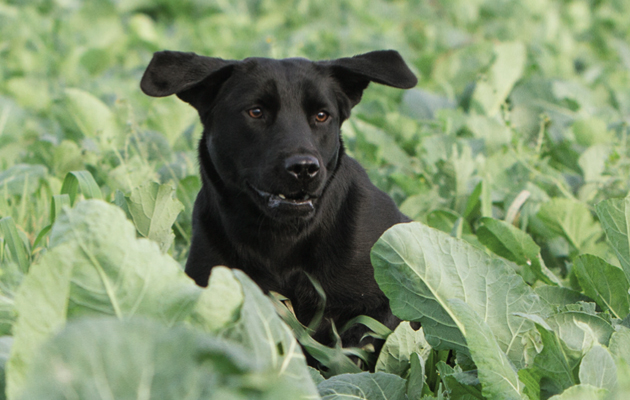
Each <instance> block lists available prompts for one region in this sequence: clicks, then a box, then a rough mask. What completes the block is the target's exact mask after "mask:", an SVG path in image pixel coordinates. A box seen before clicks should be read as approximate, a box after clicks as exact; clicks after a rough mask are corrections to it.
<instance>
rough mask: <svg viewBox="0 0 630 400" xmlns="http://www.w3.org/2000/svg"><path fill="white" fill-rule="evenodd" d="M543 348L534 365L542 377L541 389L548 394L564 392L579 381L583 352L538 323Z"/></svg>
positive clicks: (534, 368)
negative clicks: (579, 365) (573, 348)
mask: <svg viewBox="0 0 630 400" xmlns="http://www.w3.org/2000/svg"><path fill="white" fill-rule="evenodd" d="M536 328H537V329H538V332H539V333H540V337H541V340H542V344H543V348H542V350H541V352H540V353H539V354H538V355H536V357H535V359H534V365H533V367H532V369H533V370H535V371H536V372H537V373H538V375H539V376H540V377H541V378H542V382H541V384H540V385H541V389H542V390H544V391H545V393H546V395H547V396H549V395H554V394H558V393H562V392H563V391H564V390H565V389H567V388H569V387H571V386H573V385H575V384H577V383H578V382H579V380H578V376H577V368H576V367H577V365H578V364H579V363H580V360H581V359H582V352H581V351H577V350H572V349H571V348H569V347H568V346H567V345H566V344H565V343H564V341H563V340H562V339H560V338H559V337H558V335H557V334H556V333H555V332H553V331H551V330H548V329H547V328H546V327H543V326H542V325H539V324H536Z"/></svg>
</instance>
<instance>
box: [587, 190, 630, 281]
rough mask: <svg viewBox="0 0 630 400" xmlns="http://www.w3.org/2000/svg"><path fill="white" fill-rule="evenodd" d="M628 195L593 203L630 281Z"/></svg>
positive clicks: (629, 207)
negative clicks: (622, 197)
mask: <svg viewBox="0 0 630 400" xmlns="http://www.w3.org/2000/svg"><path fill="white" fill-rule="evenodd" d="M629 204H630V197H627V198H625V199H608V200H604V201H602V202H600V203H598V204H596V205H595V211H597V216H598V217H599V220H600V221H601V223H602V226H603V227H604V230H605V231H606V236H607V237H608V242H609V243H610V245H611V246H612V248H613V250H615V254H617V258H619V262H620V263H621V267H622V268H623V271H624V273H625V274H626V278H628V280H629V281H630V239H629V237H628V225H629V224H630V222H629V221H630V206H629Z"/></svg>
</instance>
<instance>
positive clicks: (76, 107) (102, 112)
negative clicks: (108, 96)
mask: <svg viewBox="0 0 630 400" xmlns="http://www.w3.org/2000/svg"><path fill="white" fill-rule="evenodd" d="M65 106H66V112H67V114H68V115H69V116H70V117H71V118H72V121H73V122H74V124H75V125H76V128H78V130H79V131H80V132H81V133H83V135H85V136H86V137H89V138H94V137H99V138H102V139H103V140H111V139H113V138H114V137H115V136H116V135H117V133H118V128H117V126H116V120H115V118H114V115H113V113H112V112H111V110H110V109H109V107H107V105H105V103H103V102H102V101H101V100H100V99H98V98H96V97H94V95H92V94H90V93H88V92H86V91H83V90H81V89H75V88H67V89H66V90H65Z"/></svg>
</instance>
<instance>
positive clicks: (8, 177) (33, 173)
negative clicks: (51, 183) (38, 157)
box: [0, 164, 48, 196]
mask: <svg viewBox="0 0 630 400" xmlns="http://www.w3.org/2000/svg"><path fill="white" fill-rule="evenodd" d="M47 174H48V169H47V168H46V167H45V166H43V165H32V164H16V165H14V166H12V167H10V168H8V169H6V170H5V171H2V172H0V193H1V194H2V195H3V196H4V195H7V194H8V195H9V196H15V195H23V194H26V195H29V194H32V193H33V192H34V191H35V190H37V188H38V187H39V181H40V179H42V178H45V177H46V175H47Z"/></svg>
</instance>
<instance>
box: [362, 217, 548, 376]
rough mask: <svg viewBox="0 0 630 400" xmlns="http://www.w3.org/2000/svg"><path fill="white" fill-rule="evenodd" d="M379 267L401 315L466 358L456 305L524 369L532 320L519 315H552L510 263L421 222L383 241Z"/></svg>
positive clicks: (376, 254) (376, 256)
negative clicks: (461, 304)
mask: <svg viewBox="0 0 630 400" xmlns="http://www.w3.org/2000/svg"><path fill="white" fill-rule="evenodd" d="M371 256H372V264H373V265H374V269H375V277H376V281H377V282H378V284H379V286H380V288H381V290H383V292H384V293H385V295H386V296H387V297H388V298H389V300H390V305H391V307H392V311H393V312H394V314H396V316H398V317H399V318H401V319H403V320H407V321H419V322H421V323H422V327H423V329H424V334H425V336H426V339H427V341H428V342H429V344H431V346H432V347H434V348H436V349H444V348H453V349H456V350H459V351H464V352H467V345H466V341H465V337H464V335H463V334H462V332H461V331H460V329H459V326H460V325H462V323H461V322H458V321H457V319H456V318H457V316H456V315H455V314H454V312H453V310H452V309H451V307H450V304H451V301H450V300H451V299H460V300H462V301H464V302H465V303H467V304H468V305H469V306H470V307H471V308H472V309H473V310H474V311H475V312H476V313H477V315H483V316H484V320H485V323H486V324H487V325H488V327H489V328H490V329H491V331H492V332H493V334H494V336H495V337H496V340H497V342H498V343H499V347H500V348H501V350H502V351H504V352H505V353H506V354H507V356H508V358H509V359H510V360H511V361H512V363H514V364H515V365H516V366H517V367H522V366H523V365H524V363H525V358H524V346H525V345H524V340H523V337H524V335H525V334H526V332H528V331H529V330H531V329H532V328H533V323H532V322H531V321H528V320H525V319H523V318H520V317H518V316H516V315H514V313H517V312H523V313H528V314H538V315H547V314H549V313H550V311H551V310H550V309H548V308H547V306H546V305H545V304H543V303H542V302H541V300H540V298H539V297H538V296H537V295H536V294H535V293H534V292H533V290H532V288H531V287H530V286H528V285H527V284H526V283H525V282H524V281H523V279H522V278H521V277H520V276H518V275H517V274H516V273H515V272H514V270H513V269H512V267H510V265H509V264H508V262H507V261H505V260H503V259H500V258H498V257H493V256H490V255H488V254H487V253H486V252H484V251H483V250H480V249H477V248H475V247H473V246H472V245H470V244H468V243H466V242H464V241H462V240H458V239H455V238H452V237H450V236H449V235H447V234H445V233H443V232H441V231H438V230H435V229H432V228H429V227H427V226H425V225H422V224H420V223H408V224H399V225H396V226H394V227H392V228H390V229H389V230H388V231H386V232H385V233H384V234H383V236H381V238H380V239H379V240H378V241H377V243H376V244H375V245H374V247H373V249H372V254H371Z"/></svg>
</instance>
